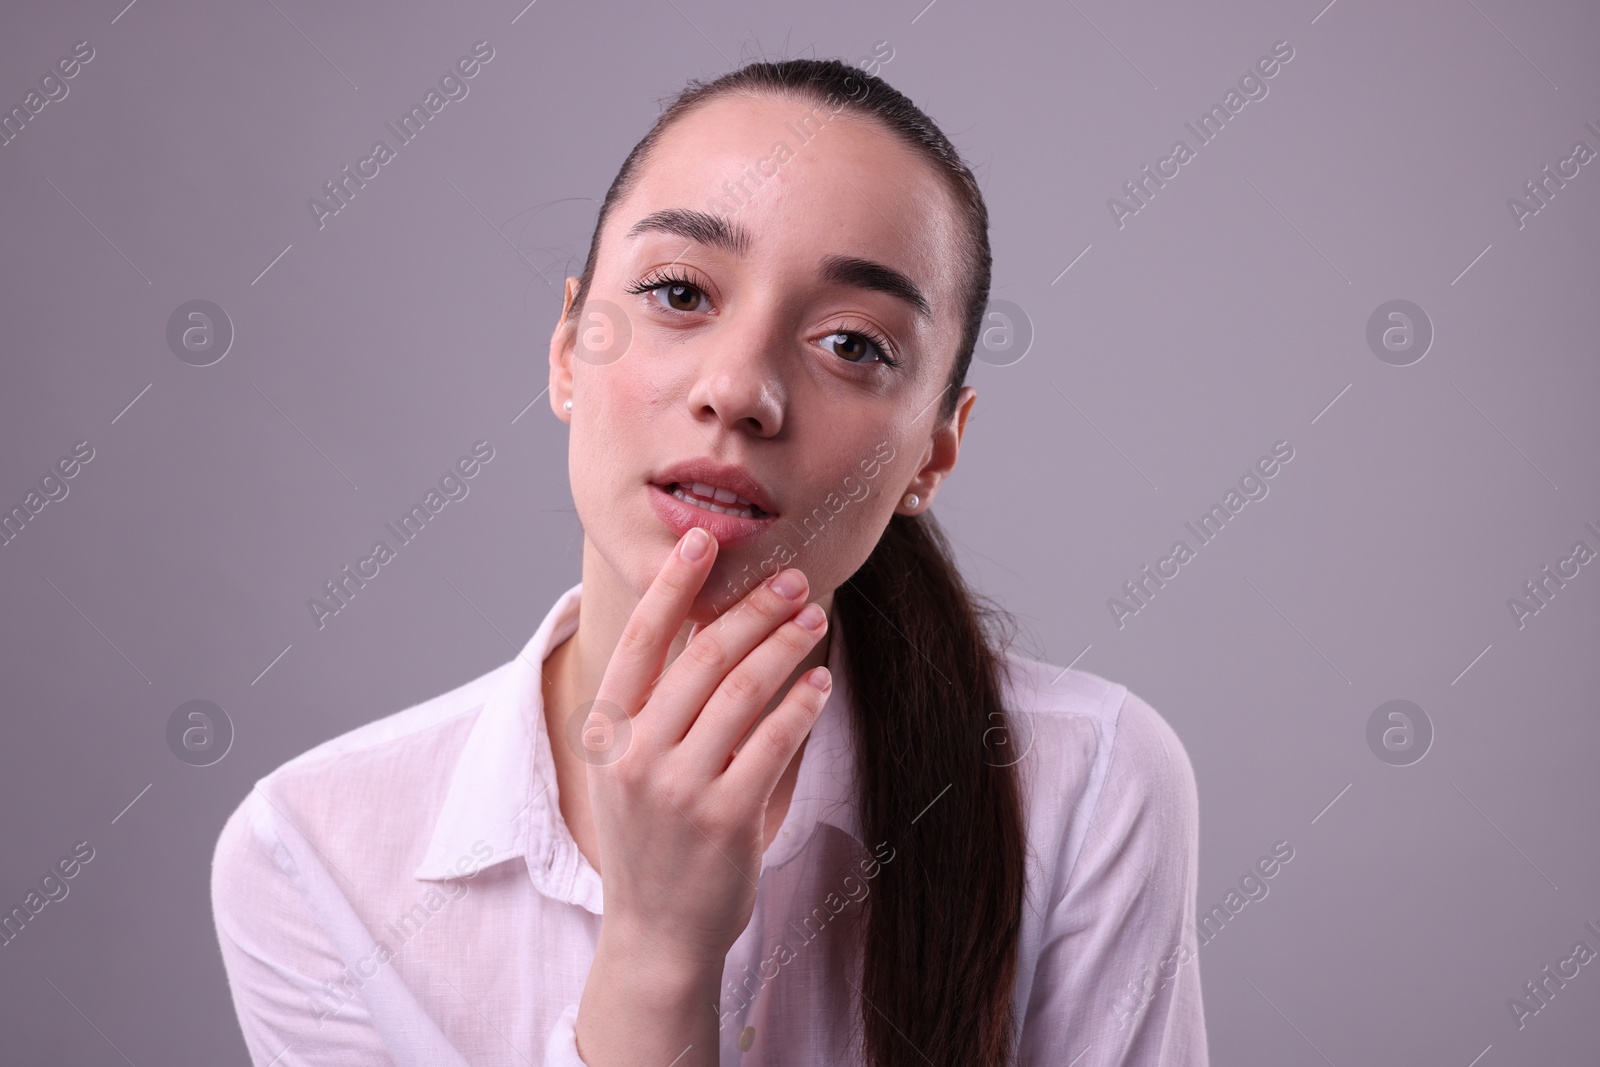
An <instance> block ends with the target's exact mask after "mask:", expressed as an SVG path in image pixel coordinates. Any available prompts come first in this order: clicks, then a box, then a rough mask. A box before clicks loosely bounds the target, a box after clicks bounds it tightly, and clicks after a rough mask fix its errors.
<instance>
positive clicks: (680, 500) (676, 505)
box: [646, 458, 778, 548]
mask: <svg viewBox="0 0 1600 1067" xmlns="http://www.w3.org/2000/svg"><path fill="white" fill-rule="evenodd" d="M646 491H647V493H648V496H649V502H650V506H651V508H653V509H654V510H655V513H656V515H657V517H659V518H660V519H661V521H662V522H663V523H665V524H666V525H667V527H668V528H669V529H671V530H672V532H673V533H674V534H675V535H677V536H678V537H682V536H683V535H684V534H685V533H687V532H688V531H689V530H690V529H691V528H692V527H697V526H698V527H699V528H701V529H703V530H705V531H707V532H708V533H710V534H711V535H712V536H713V537H715V538H716V539H717V543H718V544H720V545H722V547H724V548H734V547H737V546H739V545H743V544H748V543H750V542H752V541H754V540H755V539H756V538H758V537H760V536H761V535H762V534H763V533H764V532H765V531H767V530H768V529H769V528H771V526H772V525H773V523H775V522H776V521H777V517H778V507H777V504H776V503H775V502H774V501H773V499H772V495H771V494H770V493H768V492H767V490H766V488H765V487H764V486H763V485H762V484H761V483H760V482H758V481H756V479H755V477H754V476H752V475H751V474H750V473H749V472H748V471H746V470H744V468H742V467H735V466H733V465H731V464H727V463H719V462H717V461H716V460H712V459H704V458H701V459H690V460H685V461H683V462H681V463H674V464H672V465H671V466H669V467H665V468H663V469H662V470H660V471H659V472H657V473H656V474H655V475H654V476H653V477H652V478H651V479H650V484H649V486H648V487H647V490H646Z"/></svg>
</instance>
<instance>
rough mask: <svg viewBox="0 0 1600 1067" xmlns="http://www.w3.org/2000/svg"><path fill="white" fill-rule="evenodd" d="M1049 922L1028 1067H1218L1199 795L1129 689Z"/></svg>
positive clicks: (1027, 1035)
mask: <svg viewBox="0 0 1600 1067" xmlns="http://www.w3.org/2000/svg"><path fill="white" fill-rule="evenodd" d="M1083 803H1084V804H1092V805H1093V811H1092V815H1091V817H1090V820H1089V826H1088V832H1087V834H1086V835H1085V836H1084V838H1083V843H1082V846H1081V847H1080V849H1079V853H1078V857H1077V859H1076V861H1075V862H1074V863H1073V865H1072V868H1071V871H1070V873H1069V874H1068V876H1067V884H1066V888H1065V890H1064V892H1062V894H1061V896H1060V897H1059V898H1058V899H1057V900H1056V901H1055V903H1054V906H1053V907H1051V909H1050V911H1049V913H1048V914H1047V916H1046V919H1045V924H1044V930H1043V934H1042V940H1041V943H1040V953H1039V963H1038V970H1037V972H1036V975H1035V978H1034V985H1033V991H1032V994H1031V996H1030V1004H1029V1008H1028V1012H1027V1015H1026V1021H1025V1024H1024V1026H1023V1030H1022V1038H1021V1045H1020V1048H1019V1053H1020V1062H1021V1063H1022V1064H1025V1065H1035V1064H1037V1065H1041V1067H1042V1065H1044V1064H1053V1065H1058V1067H1059V1065H1065V1064H1069V1063H1070V1064H1072V1065H1073V1067H1208V1064H1209V1060H1208V1052H1207V1047H1206V1029H1205V1014H1204V1010H1203V1007H1202V1004H1201V999H1200V968H1199V960H1198V957H1197V953H1198V947H1197V945H1196V941H1195V928H1194V907H1195V898H1196V890H1197V888H1198V873H1199V872H1198V860H1199V794H1198V791H1197V789H1196V786H1195V778H1194V769H1193V767H1192V765H1191V764H1190V762H1189V757H1188V754H1187V753H1186V752H1185V751H1184V748H1183V745H1182V743H1181V742H1180V741H1179V740H1178V736H1177V734H1176V733H1174V732H1173V730H1172V728H1171V726H1169V725H1168V724H1167V722H1166V721H1165V720H1164V719H1163V718H1162V717H1161V716H1160V715H1158V714H1157V713H1156V711H1155V709H1153V708H1152V707H1150V705H1149V704H1147V703H1145V702H1144V701H1143V700H1141V699H1140V698H1139V697H1137V696H1135V695H1134V694H1133V693H1131V692H1130V693H1127V694H1126V696H1125V697H1124V699H1123V703H1122V707H1121V708H1120V710H1119V712H1118V715H1117V724H1116V730H1115V733H1114V734H1113V739H1112V750H1111V757H1110V762H1109V766H1108V769H1107V772H1106V776H1105V779H1104V782H1103V784H1102V786H1101V788H1100V791H1099V795H1098V797H1097V798H1089V799H1086V800H1085V801H1084V802H1083Z"/></svg>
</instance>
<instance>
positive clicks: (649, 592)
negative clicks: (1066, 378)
mask: <svg viewBox="0 0 1600 1067" xmlns="http://www.w3.org/2000/svg"><path fill="white" fill-rule="evenodd" d="M696 552H698V553H699V558H693V556H694V553H696ZM716 558H717V539H716V538H715V537H713V536H711V534H710V533H709V532H707V531H706V530H704V529H702V528H701V527H699V526H696V527H694V528H693V529H691V530H688V531H687V532H685V533H684V535H683V537H681V538H679V540H678V543H677V545H675V546H674V547H673V549H672V552H671V553H670V554H669V555H668V556H667V561H666V562H665V563H663V564H662V565H661V570H660V572H659V573H657V574H656V576H655V580H654V581H652V582H651V583H650V588H648V589H646V590H645V591H644V596H642V597H640V598H639V603H638V604H637V605H635V606H634V609H633V614H632V615H630V616H629V617H628V622H627V624H626V625H625V626H623V628H622V634H621V636H620V637H619V638H618V639H617V647H616V651H614V652H612V654H611V660H610V662H609V663H608V664H607V665H606V672H605V675H604V676H603V677H602V678H601V680H600V691H599V692H598V693H596V694H595V699H596V700H600V699H605V700H608V701H611V702H612V703H614V704H616V705H618V706H619V707H621V708H622V709H623V711H625V712H626V713H627V714H628V715H629V716H630V717H631V716H634V715H637V714H638V713H639V709H641V708H643V707H644V705H645V702H646V701H648V700H649V699H650V691H651V689H652V688H653V687H654V685H655V683H656V679H658V678H660V677H661V673H662V671H664V670H666V659H667V651H668V650H669V649H670V648H671V647H672V640H673V638H675V637H676V636H677V635H678V631H679V630H681V629H682V628H683V620H684V619H685V618H686V617H687V616H688V614H689V608H690V607H692V606H693V605H694V598H695V596H696V595H697V594H698V593H699V592H700V587H701V586H702V585H704V584H705V580H706V575H708V574H710V573H711V565H712V563H714V562H715V561H716Z"/></svg>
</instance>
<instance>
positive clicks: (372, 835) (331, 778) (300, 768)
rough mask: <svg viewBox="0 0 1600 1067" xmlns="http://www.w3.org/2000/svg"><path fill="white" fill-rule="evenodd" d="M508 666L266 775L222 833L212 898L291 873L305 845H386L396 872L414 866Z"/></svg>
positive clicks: (336, 850)
mask: <svg viewBox="0 0 1600 1067" xmlns="http://www.w3.org/2000/svg"><path fill="white" fill-rule="evenodd" d="M510 667H511V664H505V665H502V666H500V667H497V668H495V669H494V670H492V671H490V672H488V673H487V674H484V675H481V676H479V677H477V678H475V679H473V680H472V681H470V682H467V683H466V684H464V685H461V686H458V687H456V688H455V689H452V690H450V691H448V692H445V693H442V694H440V695H438V696H436V697H433V698H431V699H428V700H425V701H422V702H421V703H419V704H415V705H412V706H411V707H408V708H405V709H403V710H401V711H397V712H394V713H393V714H390V715H387V716H385V717H383V718H381V719H377V720H375V721H373V722H370V723H366V724H364V725H362V726H359V727H356V728H355V729H353V730H349V731H347V732H345V733H343V734H340V735H338V736H336V737H332V738H329V739H328V740H326V741H322V742H320V743H319V744H317V745H315V746H314V747H312V748H310V749H308V750H307V751H305V752H303V753H301V754H300V755H298V756H295V757H294V758H292V759H290V760H287V761H286V762H284V763H283V764H281V765H279V766H278V767H276V768H274V769H273V770H272V771H270V772H269V773H267V774H265V775H263V776H262V777H261V778H260V779H258V780H257V781H256V782H255V783H254V784H253V785H252V787H251V789H250V791H249V792H248V793H247V794H245V796H244V798H243V799H242V800H241V801H240V802H239V803H238V805H237V806H236V807H235V808H234V810H233V812H232V813H231V814H230V815H229V817H228V819H227V822H226V823H225V824H224V826H223V829H222V831H221V833H220V834H219V836H218V839H217V842H216V845H215V848H214V851H213V855H212V886H213V895H214V896H215V895H217V894H218V893H219V891H222V890H225V889H226V886H227V885H228V884H229V883H230V882H238V881H241V880H243V881H248V879H249V878H250V877H252V876H255V875H260V874H263V873H267V872H269V871H270V870H272V869H273V868H274V867H275V868H277V869H279V870H280V871H282V872H283V873H285V874H288V873H291V872H290V867H291V865H292V860H291V856H292V855H293V854H294V853H296V852H298V851H299V849H298V848H297V847H296V846H301V845H309V846H310V848H311V849H312V850H314V853H316V854H321V855H322V856H324V857H331V856H349V857H361V856H366V855H371V854H374V853H376V852H379V851H385V852H386V853H387V854H388V858H389V862H390V863H392V864H393V865H394V866H395V867H396V868H397V869H398V868H399V867H402V866H403V865H404V863H405V862H407V861H408V860H409V862H410V863H411V864H412V866H415V864H416V863H417V862H419V861H420V858H421V852H420V851H419V850H420V849H421V848H422V847H423V846H424V845H425V844H426V838H427V834H428V831H430V830H431V829H432V828H433V819H432V814H433V813H436V812H437V811H438V809H439V806H440V804H441V803H442V800H443V796H444V794H445V793H446V791H447V790H448V789H449V786H450V782H451V776H452V772H453V771H454V769H455V766H456V761H457V757H458V756H459V755H460V753H461V750H462V748H463V746H464V745H465V743H466V738H467V736H468V735H469V734H470V732H471V730H472V727H473V725H474V724H475V723H476V721H477V718H478V715H479V714H480V713H481V711H482V710H483V707H484V705H485V704H486V702H487V701H488V699H489V697H490V696H491V695H492V694H493V693H494V691H495V689H496V688H497V687H498V685H499V684H500V682H501V681H502V680H503V678H504V675H505V672H506V671H508V670H509V669H510ZM401 842H403V843H405V846H406V847H403V848H401V849H395V848H394V847H393V846H394V845H395V844H396V843H401Z"/></svg>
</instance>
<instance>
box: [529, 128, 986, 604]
mask: <svg viewBox="0 0 1600 1067" xmlns="http://www.w3.org/2000/svg"><path fill="white" fill-rule="evenodd" d="M808 136H809V138H810V139H809V140H807V139H806V138H807V137H808ZM637 177H638V181H637V184H636V185H635V186H634V188H633V190H632V191H631V192H630V193H629V194H628V195H627V196H626V197H625V198H623V199H621V200H619V201H618V202H617V203H616V204H615V205H614V206H613V209H612V212H611V215H610V218H609V219H608V220H607V223H606V226H605V229H604V232H603V233H602V234H600V235H599V237H598V240H599V241H600V251H599V257H598V259H597V261H596V265H595V272H594V278H593V282H592V288H591V291H590V292H589V294H588V296H587V300H586V304H585V308H584V310H583V314H582V316H581V317H580V319H579V321H578V322H577V323H576V325H575V327H574V328H573V329H567V328H565V327H564V326H563V325H560V324H558V326H557V329H556V332H555V335H554V336H553V337H552V339H551V390H550V397H551V405H552V407H553V408H554V409H555V411H556V413H557V416H558V417H560V418H564V419H567V420H568V421H570V423H571V434H570V442H569V452H568V473H569V475H570V477H571V483H572V493H573V499H574V501H575V503H576V505H577V510H578V516H579V519H580V521H581V522H582V524H583V527H584V531H585V536H586V540H587V541H588V542H589V544H588V545H586V552H587V550H588V548H589V547H592V548H593V549H594V550H596V551H598V552H599V554H600V556H601V557H603V559H604V561H605V563H606V564H608V565H609V567H610V568H611V570H612V571H613V572H615V574H616V575H617V576H618V577H619V579H620V581H621V583H622V584H623V585H624V586H626V587H627V588H628V589H629V590H631V591H632V593H633V595H634V596H641V595H643V593H644V591H645V589H646V588H647V587H648V586H649V585H650V583H651V582H652V581H653V580H654V578H655V576H656V574H657V573H658V571H659V570H660V568H661V566H662V565H663V563H664V562H665V561H666V559H667V555H668V553H670V552H671V550H672V548H673V546H674V545H675V544H676V543H677V541H678V539H679V537H680V536H681V534H682V533H683V531H684V530H686V529H687V528H688V527H689V525H691V524H692V525H698V526H703V527H705V528H706V529H708V530H710V531H711V532H712V533H713V534H714V535H715V536H716V537H717V540H718V542H719V549H718V557H717V561H716V565H715V568H714V569H713V570H712V572H711V575H710V577H709V578H708V579H707V581H706V583H705V585H704V587H703V588H702V590H701V593H700V595H699V597H698V598H697V600H696V603H695V606H694V610H693V612H691V614H690V618H691V619H693V620H694V621H696V622H698V623H700V624H702V625H704V624H705V623H707V622H709V621H711V620H712V619H714V618H715V617H716V615H717V614H720V613H721V612H722V611H725V610H727V608H729V607H730V606H732V605H733V603H735V602H736V601H737V600H738V599H739V598H740V597H742V596H743V595H744V594H745V593H746V592H747V591H748V590H750V589H753V588H754V587H755V585H756V584H757V583H759V582H760V581H761V580H762V579H764V578H765V577H767V576H768V575H771V574H774V573H776V572H777V571H778V570H781V569H783V568H784V567H787V566H794V567H798V568H800V569H801V570H802V571H804V572H805V574H806V576H807V578H808V579H809V581H810V585H811V592H810V597H809V598H810V599H812V600H817V601H819V602H821V603H822V604H823V606H824V607H830V606H831V603H832V592H833V590H834V589H835V588H837V587H838V586H839V585H840V584H842V583H843V582H844V580H845V579H846V578H848V577H849V576H850V575H851V574H853V573H854V572H855V570H856V569H857V568H858V567H859V566H860V565H861V564H862V563H863V562H864V561H865V560H866V558H867V556H868V555H869V554H870V553H871V551H872V549H873V546H874V545H875V544H876V543H877V541H878V538H879V536H880V535H881V534H882V532H883V529H884V527H885V526H886V524H887V523H888V521H889V518H890V515H891V514H892V513H893V512H894V511H896V510H901V511H906V512H911V511H917V512H920V511H921V510H923V509H925V508H926V507H927V506H928V505H929V504H930V503H931V501H932V498H933V496H934V494H935V492H936V490H937V488H938V484H939V481H940V479H941V478H942V477H943V476H944V474H946V473H948V472H949V470H950V469H951V468H952V467H953V466H954V464H955V459H956V452H957V449H958V448H959V444H960V436H961V432H962V429H963V428H964V426H965V422H966V418H967V414H968V412H969V411H970V410H971V405H972V401H973V399H974V397H975V395H976V394H975V391H974V390H972V389H971V388H970V387H964V388H963V389H962V390H961V394H960V397H959V402H958V404H957V409H956V412H955V414H954V415H953V416H952V417H951V418H950V419H949V420H948V421H946V422H943V423H940V422H938V421H937V420H938V417H939V410H938V409H939V408H940V406H941V405H940V403H939V401H940V400H941V399H942V394H943V391H944V389H945V385H946V382H947V381H948V378H949V374H950V371H951V368H952V364H953V360H954V356H955V345H956V342H957V339H958V337H959V335H960V331H961V321H960V320H961V317H962V309H961V308H960V307H959V306H958V302H959V300H960V292H959V288H958V285H959V282H960V278H959V276H958V250H959V247H960V245H959V241H960V231H959V229H958V219H957V215H956V210H955V206H954V199H953V197H952V196H951V195H950V193H949V192H947V190H946V189H945V188H944V186H943V184H942V181H941V179H940V177H939V176H938V175H937V174H936V173H935V172H934V171H933V169H932V167H931V166H930V165H929V164H928V163H926V162H924V161H923V160H922V159H921V158H919V157H918V156H917V155H915V154H914V153H913V152H912V150H911V149H909V148H906V147H904V146H902V145H901V144H900V143H899V142H898V141H897V140H895V139H894V138H893V137H892V136H891V135H890V134H889V133H887V132H886V131H884V130H882V129H881V128H879V127H878V126H876V125H875V124H873V123H872V122H870V121H869V120H865V119H861V118H856V117H853V116H850V115H848V114H847V113H845V112H842V111H841V112H834V111H832V109H831V107H830V105H820V106H816V105H812V104H809V103H798V102H793V101H788V100H784V99H781V98H777V97H770V96H767V97H760V98H754V99H752V98H723V99H721V100H718V101H715V102H713V103H711V104H709V105H707V106H705V107H703V108H701V109H699V110H697V111H695V112H693V113H691V114H690V115H688V116H687V117H685V118H684V119H682V120H680V121H679V122H678V123H677V124H676V125H675V126H673V127H672V128H671V129H670V130H669V131H668V132H667V133H666V134H665V135H664V136H663V138H662V139H661V140H660V142H658V144H657V147H656V150H655V152H654V153H653V154H652V155H651V158H650V159H649V160H648V162H646V163H645V164H644V165H643V166H642V167H641V169H640V171H639V173H638V175H637ZM661 283H665V284H661ZM576 284H577V279H576V278H569V279H568V281H567V297H566V299H567V301H568V303H569V304H570V302H571V300H572V296H573V293H574V290H575V289H576ZM651 287H653V288H651ZM890 361H895V362H894V365H891V363H890ZM568 398H571V399H572V401H573V410H572V412H571V413H570V414H568V413H566V412H565V411H564V410H563V406H562V404H563V401H564V400H566V399H568ZM697 460H703V461H707V462H709V463H711V464H713V465H720V466H721V467H723V468H741V469H742V472H743V473H744V474H745V475H746V476H747V477H748V478H749V479H751V482H750V483H741V482H739V480H738V473H736V472H730V471H728V470H726V469H724V470H713V471H711V472H709V473H707V472H705V471H701V472H700V473H699V476H698V477H697V476H696V473H695V472H694V471H688V472H685V471H682V470H674V468H675V467H677V466H679V465H680V464H683V463H692V462H694V461H697ZM696 481H699V482H701V483H702V484H709V485H713V486H715V485H718V484H719V483H721V484H722V486H723V488H725V489H729V490H732V491H733V492H734V493H735V494H736V495H737V496H738V497H740V498H742V500H744V501H752V502H755V503H757V504H760V505H761V507H762V511H763V512H765V514H762V513H760V512H756V513H753V514H754V515H755V517H754V518H745V517H744V513H745V512H746V511H747V509H746V508H745V507H744V505H743V503H742V502H741V501H733V502H731V503H725V504H722V505H719V506H726V507H730V508H734V509H738V510H739V511H740V512H741V514H740V515H737V516H734V515H722V514H718V513H716V512H713V511H710V510H705V509H703V508H700V507H698V506H696V505H695V504H693V503H688V502H685V501H683V500H680V499H678V498H677V497H676V496H675V495H674V494H673V491H672V486H671V484H670V483H674V482H678V483H682V484H681V485H679V486H678V487H677V490H676V491H677V492H678V493H694V492H695V489H694V485H693V483H694V482H696ZM908 492H913V493H916V494H917V495H918V497H920V501H919V502H918V504H917V506H916V507H915V508H906V507H905V506H904V503H903V500H902V498H903V497H904V496H905V494H906V493H908ZM724 496H725V494H724ZM586 570H587V567H586Z"/></svg>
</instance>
